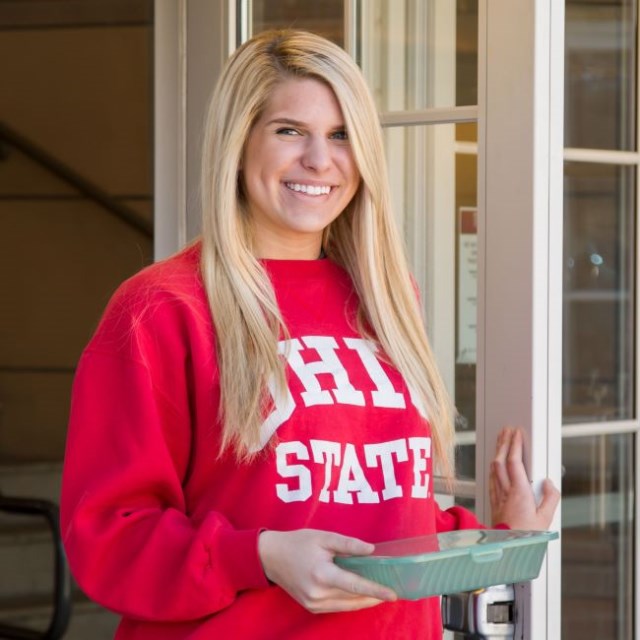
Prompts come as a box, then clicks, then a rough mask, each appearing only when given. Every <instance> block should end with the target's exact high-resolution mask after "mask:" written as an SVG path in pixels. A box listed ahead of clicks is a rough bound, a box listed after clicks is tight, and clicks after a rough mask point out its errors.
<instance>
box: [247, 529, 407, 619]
mask: <svg viewBox="0 0 640 640" xmlns="http://www.w3.org/2000/svg"><path fill="white" fill-rule="evenodd" d="M373 549H374V545H372V544H370V543H368V542H364V541H363V540H359V539H357V538H350V537H347V536H343V535H340V534H338V533H331V532H329V531H319V530H316V529H298V530H296V531H270V530H267V531H263V532H262V533H261V534H260V536H259V538H258V553H259V555H260V560H261V561H262V566H263V568H264V572H265V575H266V576H267V578H268V579H269V580H270V581H271V582H274V583H276V584H277V585H279V586H280V587H282V588H283V589H284V590H285V591H286V592H287V593H288V594H289V595H290V596H291V597H292V598H294V600H296V601H297V602H299V603H300V604H301V605H302V606H303V607H304V608H305V609H307V610H308V611H311V612H312V613H328V612H331V611H355V610H356V609H365V608H367V607H373V606H375V605H377V604H380V603H381V602H385V601H393V600H396V599H397V595H396V594H395V592H394V591H392V590H391V589H389V588H388V587H385V586H383V585H380V584H377V583H376V582H372V581H370V580H367V579H366V578H363V577H361V576H359V575H356V574H355V573H351V572H350V571H345V570H344V569H341V568H340V567H338V565H336V564H335V563H334V562H333V558H334V557H335V556H337V555H368V554H370V553H371V552H372V551H373Z"/></svg>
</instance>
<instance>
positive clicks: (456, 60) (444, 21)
mask: <svg viewBox="0 0 640 640" xmlns="http://www.w3.org/2000/svg"><path fill="white" fill-rule="evenodd" d="M359 9H360V12H359V23H358V26H359V31H358V42H357V50H358V60H359V62H360V64H361V66H362V69H363V71H364V73H365V76H366V77H367V79H368V81H369V84H370V87H371V89H372V90H373V93H374V96H375V99H376V102H377V104H378V107H379V109H380V110H381V111H402V110H415V109H426V108H429V107H453V106H456V105H471V104H476V102H477V75H478V74H477V59H478V56H477V46H478V3H477V0H460V1H459V2H451V1H450V0H430V1H429V2H424V1H423V0H412V1H409V2H401V3H399V2H390V1H389V0H370V1H367V2H360V3H359Z"/></svg>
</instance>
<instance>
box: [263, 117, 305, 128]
mask: <svg viewBox="0 0 640 640" xmlns="http://www.w3.org/2000/svg"><path fill="white" fill-rule="evenodd" d="M267 124H268V125H269V124H290V125H293V126H294V127H306V126H307V123H306V122H302V121H300V120H294V119H293V118H274V119H273V120H269V122H267Z"/></svg>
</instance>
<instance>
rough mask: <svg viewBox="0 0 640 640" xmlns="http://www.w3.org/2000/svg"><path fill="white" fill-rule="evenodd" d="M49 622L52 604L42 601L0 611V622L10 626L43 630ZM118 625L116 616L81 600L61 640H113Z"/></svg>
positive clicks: (30, 600) (20, 604)
mask: <svg viewBox="0 0 640 640" xmlns="http://www.w3.org/2000/svg"><path fill="white" fill-rule="evenodd" d="M50 619H51V605H50V604H49V602H48V601H47V600H46V599H42V598H32V599H29V600H25V601H23V602H22V603H19V604H18V603H13V604H12V606H11V608H6V609H2V608H0V621H1V622H3V623H4V624H9V625H13V626H20V627H26V628H29V629H34V630H38V631H44V630H46V628H47V626H48V624H49V621H50ZM117 625H118V616H116V615H115V614H113V613H111V612H110V611H107V610H106V609H103V608H102V607H99V606H98V605H97V604H95V603H93V602H90V601H88V600H85V599H81V600H79V601H77V602H75V603H74V607H73V613H72V616H71V622H70V624H69V628H68V630H67V632H66V633H65V635H64V640H112V639H113V637H114V635H115V630H116V627H117Z"/></svg>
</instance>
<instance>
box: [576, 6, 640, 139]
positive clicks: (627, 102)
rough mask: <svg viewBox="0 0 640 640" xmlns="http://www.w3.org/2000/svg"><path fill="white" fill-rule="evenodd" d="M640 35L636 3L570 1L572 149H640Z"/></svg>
mask: <svg viewBox="0 0 640 640" xmlns="http://www.w3.org/2000/svg"><path fill="white" fill-rule="evenodd" d="M636 30H637V2H636V0H606V1H605V0H590V1H589V2H586V1H584V0H567V3H566V59H565V145H566V146H567V147H583V148H590V149H621V150H635V148H636V126H635V123H636V106H637V105H636V51H637V49H636V46H637V45H636Z"/></svg>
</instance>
